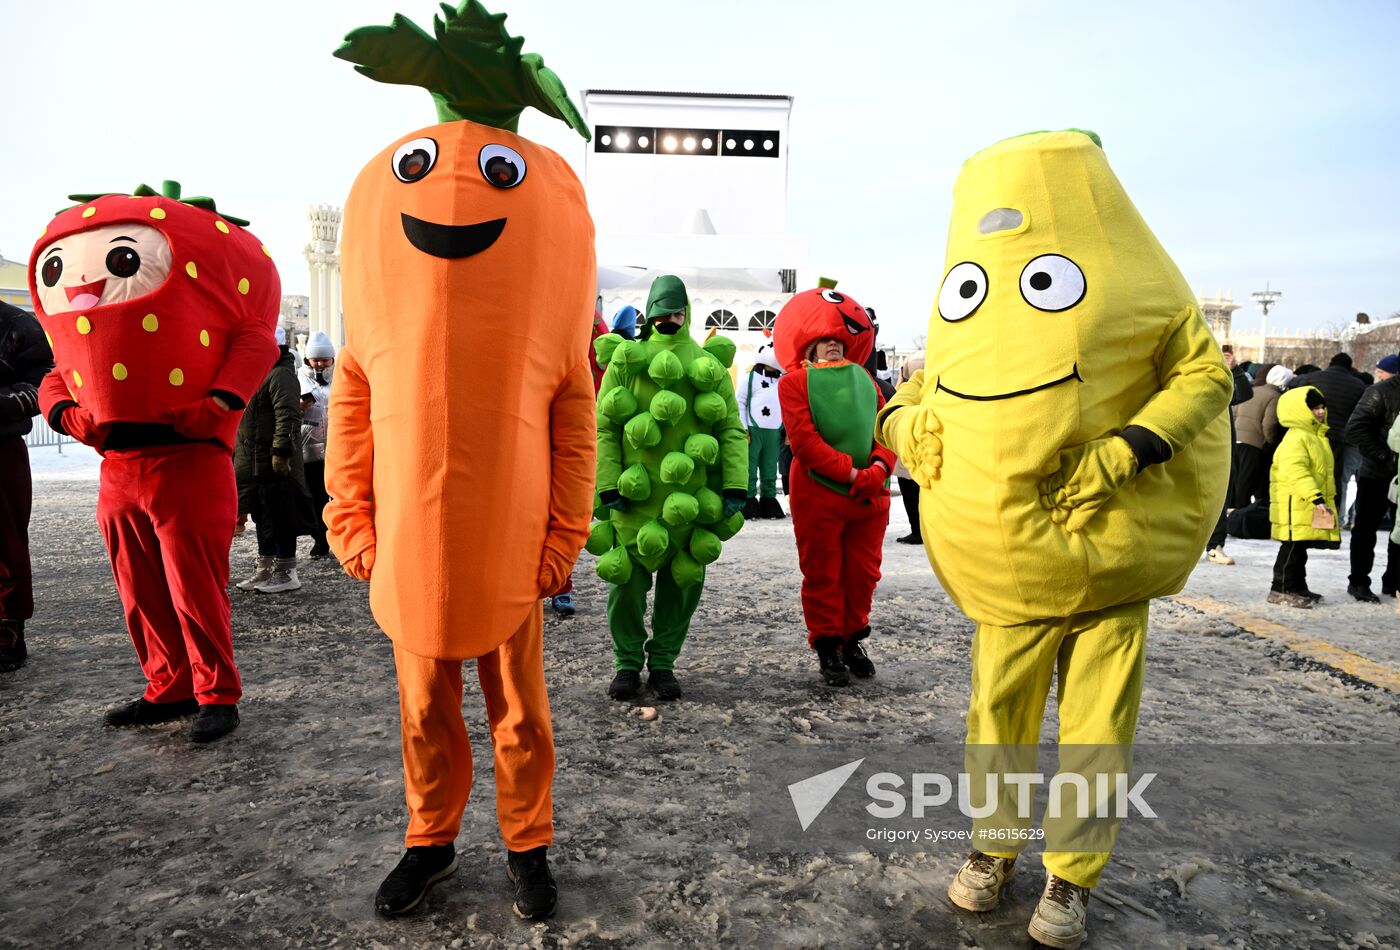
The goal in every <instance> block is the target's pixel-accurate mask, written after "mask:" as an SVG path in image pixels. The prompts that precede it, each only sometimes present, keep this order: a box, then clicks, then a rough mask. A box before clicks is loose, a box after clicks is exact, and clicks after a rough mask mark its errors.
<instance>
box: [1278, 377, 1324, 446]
mask: <svg viewBox="0 0 1400 950" xmlns="http://www.w3.org/2000/svg"><path fill="white" fill-rule="evenodd" d="M1310 392H1314V393H1317V394H1318V395H1319V396H1320V395H1322V393H1321V392H1319V391H1318V389H1317V387H1316V386H1300V387H1298V388H1297V389H1290V390H1288V392H1286V393H1284V394H1283V395H1282V396H1280V397H1278V421H1279V423H1280V424H1281V425H1285V426H1287V427H1288V428H1290V429H1302V430H1303V431H1305V432H1309V431H1311V432H1315V433H1317V434H1318V435H1322V434H1323V433H1325V432H1326V431H1327V423H1325V422H1318V421H1317V419H1316V418H1314V417H1313V414H1312V410H1311V409H1309V408H1308V393H1310Z"/></svg>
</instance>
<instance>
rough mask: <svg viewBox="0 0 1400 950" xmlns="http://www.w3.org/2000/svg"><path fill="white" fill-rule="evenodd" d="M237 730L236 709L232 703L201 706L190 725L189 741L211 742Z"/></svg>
mask: <svg viewBox="0 0 1400 950" xmlns="http://www.w3.org/2000/svg"><path fill="white" fill-rule="evenodd" d="M237 728H238V707H237V706H235V705H234V704H233V703H210V704H208V705H204V704H201V705H200V707H199V712H198V713H196V714H195V717H194V722H193V723H191V725H190V740H191V741H193V742H213V741H214V740H215V739H221V738H223V737H224V736H226V735H228V734H229V733H230V732H232V731H233V730H235V729H237Z"/></svg>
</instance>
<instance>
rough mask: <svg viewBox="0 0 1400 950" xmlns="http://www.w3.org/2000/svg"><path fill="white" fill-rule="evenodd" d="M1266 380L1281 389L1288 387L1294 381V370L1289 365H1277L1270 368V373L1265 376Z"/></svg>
mask: <svg viewBox="0 0 1400 950" xmlns="http://www.w3.org/2000/svg"><path fill="white" fill-rule="evenodd" d="M1264 382H1266V383H1268V384H1269V385H1270V386H1276V387H1278V388H1279V389H1287V388H1288V384H1289V383H1291V382H1293V370H1291V369H1289V368H1288V367H1287V366H1275V367H1274V368H1273V369H1271V370H1269V375H1267V376H1265V377H1264Z"/></svg>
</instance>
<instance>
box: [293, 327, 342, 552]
mask: <svg viewBox="0 0 1400 950" xmlns="http://www.w3.org/2000/svg"><path fill="white" fill-rule="evenodd" d="M302 362H303V363H305V365H304V366H303V367H302V369H301V373H300V379H301V400H302V406H303V409H302V433H303V438H302V442H301V448H302V472H303V473H304V475H305V477H306V491H307V494H309V495H310V496H311V507H312V511H313V513H314V514H315V516H316V517H315V518H314V519H313V521H312V524H311V538H312V542H311V556H312V557H313V558H323V557H330V555H331V548H330V545H329V544H327V543H326V524H325V521H323V520H322V514H323V512H324V511H325V510H326V505H327V504H329V503H330V500H331V496H330V495H328V494H327V493H326V418H327V415H328V410H329V409H330V405H331V378H332V377H333V376H334V375H335V344H334V343H332V342H331V338H330V337H329V336H327V335H326V334H325V332H324V331H322V330H317V331H316V332H315V333H313V334H311V339H309V340H307V341H306V354H305V355H304V356H303V358H302ZM308 397H309V398H308Z"/></svg>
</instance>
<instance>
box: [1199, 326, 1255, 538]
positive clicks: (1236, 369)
mask: <svg viewBox="0 0 1400 950" xmlns="http://www.w3.org/2000/svg"><path fill="white" fill-rule="evenodd" d="M1220 350H1221V353H1222V354H1223V355H1224V357H1225V365H1226V367H1228V368H1229V370H1230V372H1231V373H1232V374H1233V375H1234V379H1235V393H1234V395H1233V396H1232V397H1231V398H1230V409H1229V410H1228V414H1229V416H1230V445H1231V446H1232V447H1233V446H1234V444H1235V407H1236V406H1238V405H1242V404H1243V403H1246V402H1248V401H1249V398H1250V397H1251V396H1252V395H1254V387H1253V386H1252V385H1251V384H1250V380H1249V374H1247V373H1246V372H1245V371H1244V369H1243V367H1241V366H1240V365H1239V364H1237V363H1236V362H1235V350H1234V347H1232V346H1230V345H1229V344H1226V345H1225V346H1223V347H1221V348H1220ZM1235 458H1236V454H1235V453H1234V452H1232V453H1231V455H1230V492H1229V493H1227V494H1226V496H1225V504H1224V505H1222V506H1221V508H1220V517H1219V518H1218V519H1216V522H1215V530H1214V531H1212V532H1211V534H1210V538H1209V540H1207V541H1206V559H1207V560H1209V561H1211V562H1212V563H1214V564H1226V565H1229V564H1234V563H1235V559H1234V558H1232V557H1230V555H1228V554H1226V553H1225V534H1226V531H1227V529H1228V527H1229V522H1228V512H1229V510H1230V496H1231V494H1233V491H1234V485H1235V479H1236V477H1237V475H1238V473H1237V472H1236V471H1235Z"/></svg>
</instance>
